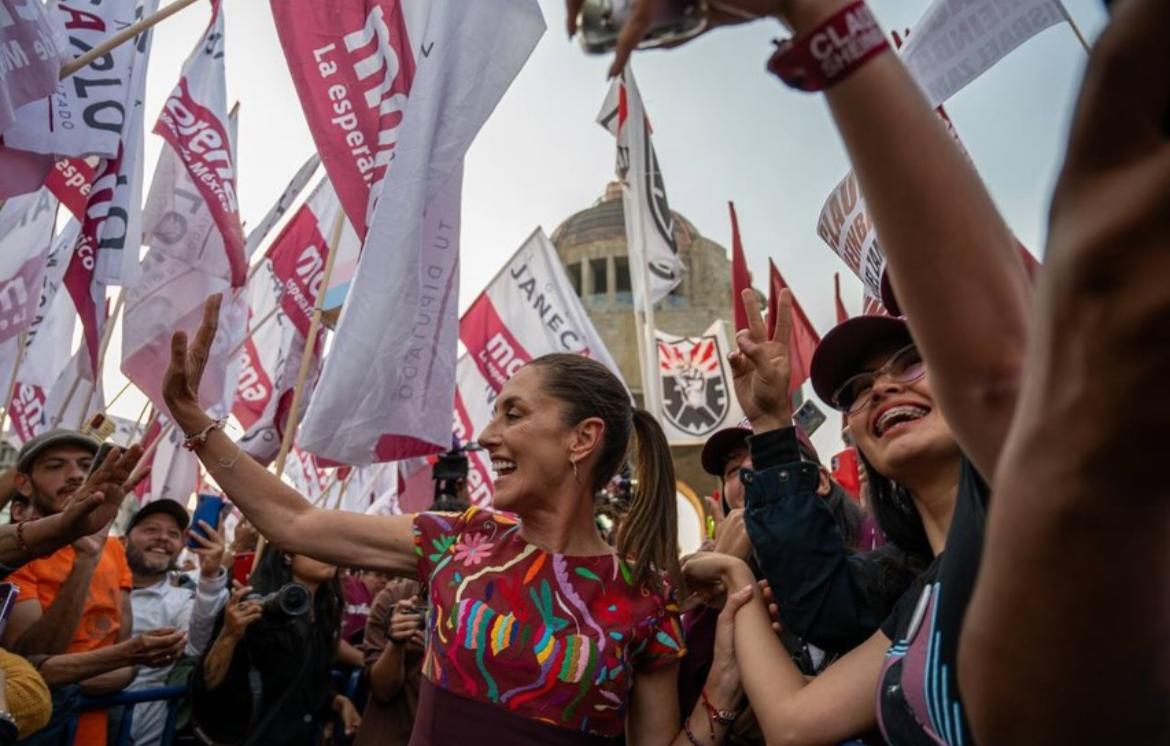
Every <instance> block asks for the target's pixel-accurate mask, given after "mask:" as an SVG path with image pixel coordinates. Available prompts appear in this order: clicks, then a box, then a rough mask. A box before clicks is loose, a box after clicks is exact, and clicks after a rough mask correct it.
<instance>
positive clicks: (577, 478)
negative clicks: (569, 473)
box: [569, 459, 581, 484]
mask: <svg viewBox="0 0 1170 746" xmlns="http://www.w3.org/2000/svg"><path fill="white" fill-rule="evenodd" d="M569 465H570V466H572V467H573V481H574V482H576V483H577V484H581V475H580V474H578V473H577V462H576V461H574V460H573V459H569Z"/></svg>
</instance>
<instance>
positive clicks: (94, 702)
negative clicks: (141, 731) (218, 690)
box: [66, 686, 187, 746]
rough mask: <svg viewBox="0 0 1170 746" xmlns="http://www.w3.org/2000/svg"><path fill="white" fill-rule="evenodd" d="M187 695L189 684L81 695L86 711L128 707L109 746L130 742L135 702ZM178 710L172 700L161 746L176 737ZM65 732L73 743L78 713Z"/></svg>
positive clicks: (173, 699)
mask: <svg viewBox="0 0 1170 746" xmlns="http://www.w3.org/2000/svg"><path fill="white" fill-rule="evenodd" d="M186 696H187V687H185V686H168V687H161V688H158V689H139V690H138V691H133V692H118V693H117V694H111V695H110V696H108V697H82V698H81V708H80V709H81V711H82V712H86V711H89V710H108V709H110V708H112V707H124V708H126V711H125V714H124V715H123V716H122V722H121V723H120V725H119V727H118V735H117V737H116V738H115V739H114V740H113V741H112V742H111V744H110V746H128V744H129V743H130V728H131V726H132V725H133V724H134V705H137V704H141V703H143V702H175V701H176V700H179V699H182V698H183V697H186ZM177 712H178V710H177V708H176V707H175V706H174V705H173V704H172V705H171V706H170V707H168V708H167V724H166V727H165V728H164V729H163V738H162V746H171V741H172V739H174V737H175V716H176V714H177ZM66 733H67V735H68V742H69V743H72V742H73V738H74V736H75V735H76V733H77V717H76V716H74V717H73V718H72V719H71V720H70V721H69V727H68V730H67V731H66Z"/></svg>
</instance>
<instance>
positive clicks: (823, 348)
mask: <svg viewBox="0 0 1170 746" xmlns="http://www.w3.org/2000/svg"><path fill="white" fill-rule="evenodd" d="M913 341H914V339H913V338H912V337H911V336H910V327H909V325H907V324H906V320H905V319H902V318H899V317H896V316H854V317H853V318H851V319H849V320H847V321H843V322H841V323H840V324H838V325H837V326H835V327H833V328H832V329H831V330H830V331H829V333H828V334H826V335H825V336H824V338H823V339H822V340H821V343H820V344H819V345H817V349H816V352H814V353H813V358H812V364H811V365H810V366H809V368H810V372H809V378H811V379H812V385H813V390H814V391H816V392H817V396H819V397H820V398H821V401H823V402H826V403H828V404H832V403H833V395H834V394H836V393H837V391H838V390H839V389H840V388H841V386H842V385H844V383H845V382H846V381H847V380H849V377H850V376H853V375H855V374H857V373H859V372H861V370H862V369H863V368H864V366H865V364H866V363H867V362H869V360H870V359H871V358H872V357H873V356H874V355H877V354H879V353H882V352H887V351H893V350H897V349H900V348H902V347H905V346H906V345H908V344H911V343H913Z"/></svg>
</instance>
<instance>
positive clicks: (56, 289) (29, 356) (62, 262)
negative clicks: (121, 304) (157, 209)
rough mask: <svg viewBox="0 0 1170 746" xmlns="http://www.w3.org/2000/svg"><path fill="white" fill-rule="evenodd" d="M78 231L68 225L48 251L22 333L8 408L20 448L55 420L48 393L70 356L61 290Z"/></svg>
mask: <svg viewBox="0 0 1170 746" xmlns="http://www.w3.org/2000/svg"><path fill="white" fill-rule="evenodd" d="M80 232H81V224H80V223H78V222H77V221H76V220H70V221H69V223H68V224H67V225H66V226H65V229H64V230H63V231H62V232H61V234H60V235H58V236H57V238H56V239H55V240H54V241H53V248H52V250H51V251H50V252H49V256H48V259H47V260H46V262H45V271H44V274H43V276H42V278H41V286H40V292H39V297H38V300H37V306H36V311H35V313H34V314H33V320H32V323H31V324H30V325H29V327H28V330H27V331H28V334H27V337H26V340H25V348H24V358H23V359H22V360H21V363H20V374H19V377H18V379H17V384H16V388H15V389H14V390H13V392H12V402H11V403H10V407H11V408H10V410H9V413H10V417H11V420H12V428H13V431H14V433H15V435H16V443H17V444H23V443H24V442H26V441H27V440H28V439H29V438H32V437H33V436H35V435H39V434H41V433H42V432H44V431H46V430H48V429H49V427H50V425H51V424H52V423H51V417H52V416H54V415H56V412H55V411H50V409H49V407H48V406H47V401H48V397H49V391H50V389H52V387H53V385H54V384H55V383H56V382H57V381H58V380H60V379H62V378H63V377H65V376H64V373H65V370H66V368H67V367H68V365H69V361H70V358H71V356H72V355H71V353H72V349H73V332H74V329H75V328H76V326H77V314H76V313H75V312H74V310H73V301H72V300H71V299H70V298H69V294H68V293H62V292H60V290H61V288H62V286H63V284H64V275H65V268H66V267H67V266H68V265H69V260H70V258H71V257H72V256H73V247H74V245H75V244H76V243H77V236H78V235H79V234H80ZM16 343H17V340H12V341H11V345H12V354H11V357H12V358H15V345H16ZM4 347H5V348H6V347H7V345H5V346H4ZM0 349H3V348H0ZM0 359H3V360H5V361H8V360H9V357H8V353H7V352H5V353H3V357H0ZM14 363H15V360H14V359H13V360H12V362H11V363H9V362H5V363H3V364H0V370H9V371H11V367H12V365H13V364H14ZM9 375H11V373H10V374H9ZM5 380H10V379H5Z"/></svg>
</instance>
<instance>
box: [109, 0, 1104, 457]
mask: <svg viewBox="0 0 1170 746" xmlns="http://www.w3.org/2000/svg"><path fill="white" fill-rule="evenodd" d="M277 1H279V0H277ZM870 5H871V7H872V8H873V10H874V12H875V14H876V15H877V17H878V19H879V21H880V22H881V23H882V24H883V25H884V26H886V27H888V28H891V29H903V28H906V27H910V26H912V25H913V24H914V22H915V21H916V20H917V18H918V17H919V16H921V14H922V13H923V11H924V10H925V9H926V8H927V7H928V6H929V0H870ZM1065 5H1066V8H1067V10H1068V11H1069V13H1070V15H1071V16H1072V17H1073V18H1074V19H1075V20H1076V21H1077V23H1078V24H1079V25H1080V26H1081V28H1082V29H1083V30H1084V32H1085V34H1086V35H1087V36H1088V37H1089V38H1090V39H1092V38H1093V37H1095V36H1096V35H1097V34H1098V33H1099V32H1100V29H1101V27H1102V26H1103V24H1104V22H1105V13H1104V9H1103V6H1102V4H1101V3H1100V2H1099V0H1065ZM223 7H224V12H225V14H226V24H227V29H226V37H227V44H226V58H225V60H226V66H227V86H228V95H229V101H237V100H238V101H239V102H240V115H239V116H240V121H239V143H238V157H239V163H238V169H237V171H238V193H239V200H240V209H241V214H242V217H243V219H244V220H245V221H246V222H247V223H248V224H249V225H255V224H257V223H258V222H259V221H260V219H261V218H262V216H263V215H264V214H265V212H267V210H268V209H269V207H270V206H271V204H272V202H273V201H274V200H275V199H276V197H277V196H278V195H279V193H280V192H281V190H282V189H283V188H284V186H285V184H286V183H287V181H288V179H289V178H290V177H291V175H292V174H293V172H294V171H295V170H296V168H297V167H298V166H299V165H300V164H301V163H302V162H303V161H304V159H305V158H306V157H307V156H308V155H309V154H310V152H311V151H312V149H313V143H312V139H311V136H310V134H309V130H308V127H307V125H306V123H305V119H304V116H303V114H302V112H301V108H300V104H299V102H298V100H297V96H296V92H295V90H294V88H293V84H292V80H291V78H290V77H289V73H288V68H287V66H286V64H285V60H284V55H283V52H282V51H281V47H280V43H279V40H278V38H277V35H276V31H275V28H274V27H273V22H272V13H271V10H270V5H269V3H268V2H263V1H262V0H223ZM540 7H541V10H542V11H543V13H544V16H545V20H546V23H547V25H548V30H547V31H546V32H545V35H544V37H543V38H542V39H541V40H540V42H539V44H538V45H537V47H536V50H535V51H534V53H533V54H532V56H531V58H530V59H529V60H528V63H527V65H526V66H525V67H524V69H523V70H522V71H521V72H520V74H519V76H518V77H517V78H516V80H515V81H514V82H513V84H512V86H511V88H510V89H509V90H508V92H507V93H506V94H505V96H504V98H503V99H502V101H501V102H500V104H499V106H498V107H497V108H496V110H495V112H494V113H493V115H492V116H491V118H490V119H489V120H488V121H487V123H486V125H485V126H484V128H483V129H482V130H481V132H480V133H479V136H478V137H477V138H476V140H475V142H474V144H473V145H472V147H471V150H470V151H469V153H468V155H467V158H466V165H465V172H464V186H463V223H462V241H461V252H462V254H461V260H462V286H461V293H460V297H461V310H462V309H463V308H466V307H467V305H469V304H470V302H471V301H472V300H473V299H474V297H475V296H476V295H477V294H478V293H479V292H480V291H481V290H482V289H483V284H484V283H485V282H486V281H487V280H488V278H491V277H492V276H494V275H495V274H496V272H497V271H498V270H499V269H500V267H501V266H503V264H504V263H505V262H506V261H507V260H508V259H509V258H510V257H511V255H512V253H513V252H514V251H515V250H516V249H517V248H518V247H519V245H520V244H521V242H522V241H523V240H524V238H525V237H526V236H527V235H528V234H529V233H530V232H531V231H532V229H533V228H535V227H536V226H538V225H539V226H543V228H544V229H545V231H546V232H547V233H550V234H551V233H552V231H553V230H554V229H555V228H556V227H557V225H559V224H560V222H561V221H562V220H564V219H565V218H567V217H568V216H570V215H571V214H573V213H574V212H576V211H578V210H581V209H583V208H585V207H588V206H590V205H592V204H593V203H594V202H595V201H596V200H597V199H598V198H599V197H600V196H601V194H602V191H603V189H604V186H605V184H606V183H607V182H608V181H610V180H611V179H612V178H613V166H614V141H613V138H612V137H611V136H610V135H609V134H608V133H606V132H605V131H604V130H602V128H601V127H600V126H598V125H597V124H595V122H594V119H595V117H596V114H597V111H598V109H599V108H600V107H601V102H602V100H603V98H604V96H605V93H606V90H607V87H608V83H607V81H606V79H605V73H606V69H607V67H608V65H609V59H608V58H607V57H595V56H588V55H586V54H585V53H584V52H583V51H582V50H581V48H580V46H579V45H578V44H577V43H576V42H575V41H574V42H570V41H569V40H568V38H567V34H566V32H565V30H564V29H565V11H564V5H563V2H561V0H540ZM209 11H210V6H209V4H207V3H202V2H200V3H197V4H196V5H194V6H192V7H190V8H188V9H185V10H183V11H181V12H180V13H179V14H177V15H175V16H173V17H172V18H170V19H168V20H166V21H164V22H163V23H162V24H161V25H160V26H158V27H157V29H156V33H155V38H154V46H153V52H152V55H151V60H150V68H149V73H148V81H147V98H146V125H147V131H148V134H147V139H146V165H145V174H146V178H147V179H148V180H149V178H150V176H151V174H152V173H153V171H154V163H155V160H156V158H157V157H158V152H159V150H160V148H161V147H162V140H161V138H159V137H158V136H157V135H153V134H150V132H149V130H150V129H151V128H152V127H153V125H154V122H155V120H156V119H157V117H158V112H159V111H160V109H161V107H162V103H163V101H164V100H165V98H166V97H167V95H168V94H169V92H170V90H171V89H172V88H173V87H174V85H175V83H176V82H177V81H178V77H179V72H180V69H181V67H182V64H183V61H184V59H185V58H186V56H187V54H188V53H189V52H190V50H191V49H192V47H193V46H194V45H195V43H196V42H197V41H198V39H199V37H200V36H201V34H202V33H203V30H204V27H205V25H206V23H207V19H208V16H209ZM779 35H781V30H780V27H779V25H778V24H777V23H775V22H773V21H760V22H756V23H754V24H750V25H746V26H737V27H732V28H728V29H720V30H717V31H715V32H712V33H710V34H707V35H704V36H703V37H700V38H699V39H697V40H695V41H693V42H691V43H690V44H687V45H685V46H683V47H680V48H678V49H675V50H671V51H669V52H662V51H653V52H644V53H640V54H638V55H636V56H635V57H634V61H633V65H634V70H635V74H636V75H637V79H638V84H639V87H640V88H641V91H642V96H643V99H644V102H645V106H646V110H647V113H648V115H649V116H650V118H651V120H652V122H653V124H654V144H655V147H656V148H657V152H658V156H659V162H660V165H661V168H662V171H663V175H664V179H665V183H666V189H667V194H668V197H669V201H670V204H671V207H672V208H673V209H674V210H675V211H676V212H679V213H681V214H682V215H685V216H686V217H687V218H688V219H689V220H690V221H691V222H692V223H693V224H694V225H695V226H696V228H697V229H698V230H699V231H700V232H701V233H702V234H703V235H705V236H708V237H709V238H711V239H713V240H714V241H716V242H718V243H720V244H722V245H724V246H730V224H729V219H728V214H727V202H728V201H729V200H733V201H734V202H735V205H736V210H737V212H738V215H739V224H740V230H741V235H742V237H743V241H744V248H745V252H746V255H747V260H748V265H749V268H750V270H751V271H752V273H753V275H754V277H755V278H756V279H757V282H756V284H757V286H761V287H762V286H763V283H764V282H765V279H764V278H766V277H767V275H766V271H767V262H768V259H769V257H771V258H772V259H774V260H775V262H776V264H777V266H778V267H779V268H780V271H781V272H782V273H783V274H784V276H785V279H786V280H787V281H788V283H789V284H790V285H791V286H792V288H793V291H794V293H795V295H796V297H797V299H798V300H799V301H800V303H801V304H802V305H803V307H804V308H805V310H806V312H807V313H808V315H809V317H810V319H811V320H812V323H813V324H814V325H815V326H816V327H817V329H818V330H819V331H820V332H821V333H822V334H823V333H825V332H827V331H828V330H829V329H830V328H831V326H832V324H833V323H834V320H835V314H834V307H833V273H834V272H840V273H841V284H842V292H843V295H844V298H845V304H846V306H847V307H848V309H849V310H850V311H851V312H852V313H860V311H861V285H860V283H859V282H857V281H856V280H855V279H854V278H853V276H852V275H851V274H850V273H849V270H848V268H847V267H845V265H844V264H843V263H842V262H841V260H839V259H838V258H837V257H836V255H834V254H833V253H832V252H831V251H830V250H829V249H828V247H827V246H826V245H825V244H824V243H822V242H821V240H820V239H819V238H818V237H817V235H816V231H815V227H816V221H817V216H818V214H819V212H820V209H821V205H822V204H823V203H824V200H825V198H826V197H827V196H828V194H829V192H830V191H831V190H832V189H833V187H834V186H836V184H837V183H838V182H839V181H840V179H841V177H842V176H843V175H844V174H845V173H846V171H847V170H848V163H847V160H846V157H845V153H844V149H843V147H842V146H841V143H840V140H839V138H838V136H837V134H836V131H835V130H834V128H833V126H832V122H831V120H830V118H829V115H828V111H827V108H826V106H825V103H824V101H823V100H822V98H821V97H818V96H815V95H813V96H810V95H806V94H800V93H797V92H794V91H791V90H788V89H787V88H785V87H784V86H783V85H782V84H781V83H780V82H779V81H778V80H777V79H776V78H774V77H773V76H771V75H769V74H767V73H766V72H765V71H764V63H765V61H766V60H767V58H768V55H769V54H770V52H771V48H772V47H771V40H772V39H773V38H776V37H777V36H779ZM1086 59H1087V57H1086V53H1085V51H1084V49H1083V48H1082V47H1081V45H1080V44H1079V42H1078V41H1077V39H1076V37H1075V35H1074V34H1073V32H1072V30H1071V27H1070V26H1069V25H1068V24H1060V25H1058V26H1055V27H1053V28H1050V29H1048V30H1047V31H1045V32H1043V33H1042V34H1040V35H1039V36H1037V37H1036V38H1034V39H1033V40H1031V41H1030V42H1028V43H1027V44H1026V45H1025V46H1024V47H1022V48H1021V49H1019V50H1017V51H1016V52H1015V53H1013V54H1012V55H1010V56H1009V57H1008V58H1007V59H1005V60H1004V61H1002V62H1000V63H999V65H998V66H996V67H995V68H993V69H992V70H991V71H990V72H988V73H987V74H985V75H984V76H983V77H981V78H980V79H979V80H977V81H975V82H974V83H973V84H971V85H970V86H969V87H968V88H966V89H965V90H963V91H962V92H960V93H959V94H958V95H957V96H956V97H955V98H954V99H952V100H951V101H950V102H949V103H948V105H947V106H948V110H949V113H950V115H951V118H952V120H953V121H954V124H955V127H956V129H957V131H958V133H959V135H960V136H961V138H962V140H963V143H964V145H965V146H966V148H967V150H968V151H969V152H970V155H971V157H972V158H973V160H974V162H975V164H976V166H977V167H978V169H979V171H980V173H981V174H982V176H983V178H984V179H985V181H986V182H987V184H988V186H989V188H990V191H991V193H992V195H993V197H994V199H995V201H996V203H997V204H998V206H999V208H1000V210H1001V211H1002V212H1003V214H1004V215H1005V217H1006V219H1007V221H1008V223H1009V224H1010V225H1011V227H1012V228H1013V229H1014V230H1015V232H1016V233H1017V235H1018V236H1019V237H1020V239H1021V240H1022V241H1023V242H1024V244H1025V245H1026V246H1028V247H1029V248H1030V249H1031V250H1032V251H1033V252H1034V253H1037V254H1039V253H1040V247H1041V246H1042V245H1043V241H1044V233H1045V219H1046V214H1047V205H1048V200H1049V196H1050V193H1051V190H1052V187H1053V184H1054V181H1055V178H1056V174H1057V171H1058V167H1059V163H1060V158H1061V154H1062V152H1063V149H1064V142H1065V135H1066V132H1067V129H1068V125H1069V120H1070V116H1071V110H1072V107H1073V104H1074V102H1075V95H1076V91H1077V87H1078V84H1079V80H1080V76H1081V73H1082V71H1083V68H1084V65H1085V61H1086ZM147 191H149V187H148V188H147V189H145V190H144V194H145V193H146V192H147ZM729 292H730V289H729ZM119 336H120V335H119V334H118V333H117V332H115V334H114V337H113V339H112V344H111V348H110V350H111V352H110V356H111V363H112V359H114V358H115V357H120V349H121V340H120V339H119ZM111 363H107V365H106V366H105V380H104V384H105V390H106V392H107V396H112V395H113V394H114V393H115V392H116V391H118V390H119V389H120V388H121V387H122V384H123V383H125V378H124V377H122V375H121V373H120V372H119V371H118V370H117V366H116V365H115V364H111ZM159 374H160V375H161V374H162V371H160V372H159ZM144 401H145V400H144V399H143V398H142V396H141V395H140V394H138V393H137V391H135V390H133V389H132V390H131V391H130V392H128V393H127V394H126V395H125V396H124V397H122V399H120V400H119V401H118V402H117V404H115V406H114V407H113V408H112V410H111V411H112V412H113V413H114V414H117V415H120V416H124V417H130V418H134V417H136V416H137V414H138V412H139V410H140V408H141V406H142V404H143V402H144ZM835 429H836V428H832V427H825V428H822V432H821V433H818V435H817V437H816V438H815V440H816V441H817V446H818V448H821V449H825V450H824V451H823V452H829V453H831V452H834V451H835V450H837V448H836V446H837V444H838V443H839V440H837V436H836V433H834V432H830V431H833V430H835Z"/></svg>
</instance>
